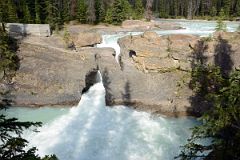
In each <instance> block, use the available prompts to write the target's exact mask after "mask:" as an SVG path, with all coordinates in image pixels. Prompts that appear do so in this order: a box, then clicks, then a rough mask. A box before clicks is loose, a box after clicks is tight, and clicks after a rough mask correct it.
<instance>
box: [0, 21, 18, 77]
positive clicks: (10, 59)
mask: <svg viewBox="0 0 240 160" xmlns="http://www.w3.org/2000/svg"><path fill="white" fill-rule="evenodd" d="M11 43H12V41H11V38H10V37H9V36H8V35H7V33H6V31H5V30H4V28H3V27H2V26H0V72H3V73H4V76H6V74H7V72H6V71H9V70H10V71H11V70H16V69H17V67H18V57H17V55H16V54H15V53H14V52H13V51H12V50H11V49H10V47H9V45H10V44H11Z"/></svg>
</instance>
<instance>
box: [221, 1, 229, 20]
mask: <svg viewBox="0 0 240 160" xmlns="http://www.w3.org/2000/svg"><path fill="white" fill-rule="evenodd" d="M223 5H224V6H223V8H224V15H225V16H226V17H229V16H230V8H231V0H223Z"/></svg>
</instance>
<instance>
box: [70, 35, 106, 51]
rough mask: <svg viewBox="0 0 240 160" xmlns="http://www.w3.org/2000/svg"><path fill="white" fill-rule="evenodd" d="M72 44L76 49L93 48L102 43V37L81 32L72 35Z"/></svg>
mask: <svg viewBox="0 0 240 160" xmlns="http://www.w3.org/2000/svg"><path fill="white" fill-rule="evenodd" d="M72 39H73V42H74V44H75V46H76V47H77V48H80V47H88V46H94V45H96V44H100V43H101V42H102V36H101V35H100V34H98V33H94V32H81V33H79V34H77V35H72Z"/></svg>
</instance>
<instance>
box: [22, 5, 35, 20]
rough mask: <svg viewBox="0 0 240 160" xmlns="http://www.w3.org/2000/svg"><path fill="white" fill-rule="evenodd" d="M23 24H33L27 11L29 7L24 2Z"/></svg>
mask: <svg viewBox="0 0 240 160" xmlns="http://www.w3.org/2000/svg"><path fill="white" fill-rule="evenodd" d="M23 23H26V24H27V23H33V22H32V17H31V14H30V11H29V7H28V5H27V4H26V2H25V1H24V3H23Z"/></svg>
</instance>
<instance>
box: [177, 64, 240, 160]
mask: <svg viewBox="0 0 240 160" xmlns="http://www.w3.org/2000/svg"><path fill="white" fill-rule="evenodd" d="M193 78H194V81H193V83H194V84H193V87H194V89H195V91H196V92H197V93H198V94H202V95H203V96H204V97H205V98H206V99H207V100H208V101H209V102H211V103H212V104H213V108H212V109H211V110H209V111H207V112H205V113H204V115H203V116H202V117H201V118H200V121H201V122H202V124H201V125H199V126H196V127H194V128H193V130H192V136H191V138H190V139H189V140H188V143H187V144H186V145H185V146H184V147H183V150H182V152H181V154H180V155H179V156H178V158H180V159H182V160H195V159H198V158H200V157H201V159H210V160H237V159H239V157H240V149H239V146H240V125H239V124H240V107H239V106H240V98H239V95H240V70H235V71H233V73H232V74H231V75H230V76H229V77H225V76H223V75H222V74H221V71H220V68H218V67H214V66H211V67H204V68H203V66H199V67H197V68H196V69H195V70H193ZM203 81H204V83H202V82H203ZM203 139H207V140H208V141H211V142H210V143H205V144H202V143H199V140H203ZM206 154H208V155H206Z"/></svg>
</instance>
